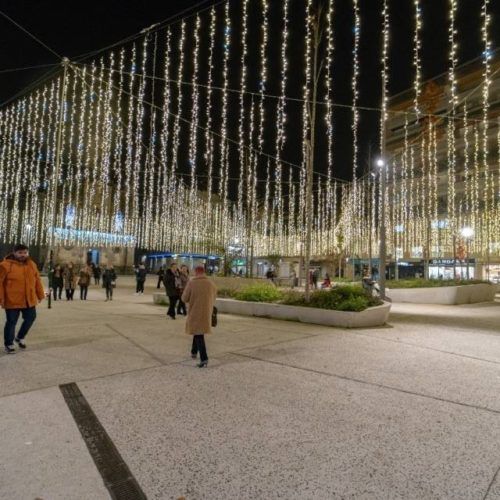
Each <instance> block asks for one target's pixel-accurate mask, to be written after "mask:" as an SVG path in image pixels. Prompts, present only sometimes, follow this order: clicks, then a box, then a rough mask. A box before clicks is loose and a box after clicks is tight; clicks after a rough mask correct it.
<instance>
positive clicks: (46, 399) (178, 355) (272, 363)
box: [0, 277, 500, 500]
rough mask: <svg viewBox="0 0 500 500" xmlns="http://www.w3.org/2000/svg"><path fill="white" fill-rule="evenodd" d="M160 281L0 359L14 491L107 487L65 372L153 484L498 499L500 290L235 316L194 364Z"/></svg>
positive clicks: (220, 494) (211, 492) (269, 494)
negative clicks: (342, 316) (314, 313)
mask: <svg viewBox="0 0 500 500" xmlns="http://www.w3.org/2000/svg"><path fill="white" fill-rule="evenodd" d="M154 283H155V282H154V280H153V279H151V280H149V281H148V286H147V290H146V294H145V295H144V296H135V295H134V294H133V290H132V288H131V287H132V285H133V281H132V280H131V279H130V278H122V277H120V278H119V280H118V290H117V291H116V295H115V300H114V301H113V302H105V301H104V293H103V291H102V289H100V288H97V287H94V288H92V289H91V291H90V294H89V299H90V300H89V301H87V302H80V301H78V300H76V301H74V302H73V303H67V302H65V301H63V302H56V303H55V304H54V307H53V309H52V310H50V311H49V310H47V309H46V308H45V307H44V306H42V307H41V308H40V309H39V318H38V320H37V323H36V326H35V328H34V329H33V332H32V333H31V334H30V337H29V348H28V351H27V352H22V353H18V354H16V355H15V356H11V357H7V356H0V380H2V384H1V385H0V431H1V433H2V439H3V445H2V447H1V448H0V458H1V459H0V477H2V478H3V477H8V478H9V482H8V483H7V484H4V483H3V482H1V484H0V498H1V499H3V498H6V499H8V500H11V498H12V499H14V500H17V499H22V500H24V499H28V500H31V499H34V498H36V497H37V496H38V497H40V498H43V499H44V500H49V499H50V500H51V499H52V498H67V499H68V500H72V499H73V498H75V499H80V498H82V499H83V498H85V499H87V498H88V499H90V500H93V499H94V498H95V499H96V500H100V499H101V498H108V497H107V493H106V491H105V490H103V485H102V480H101V479H100V476H99V474H98V472H97V470H96V468H95V466H94V465H93V462H92V459H91V458H90V456H89V454H88V451H87V449H86V447H85V445H84V443H83V441H82V439H81V437H80V435H79V433H78V430H77V429H76V426H75V424H74V422H73V420H72V417H71V415H70V414H69V411H68V409H67V407H66V405H65V403H64V401H63V399H62V397H61V396H60V393H59V389H58V388H57V386H58V385H59V384H61V383H66V382H77V383H78V384H79V386H80V388H81V389H82V391H83V393H84V395H85V396H86V398H87V399H88V401H89V402H90V404H91V406H92V407H93V409H94V411H95V412H96V414H97V416H98V417H99V419H100V420H101V422H102V423H103V425H104V427H105V428H106V430H107V431H108V433H109V434H110V436H111V437H112V439H113V440H114V442H115V443H116V445H117V447H118V449H119V451H120V453H121V454H122V455H123V457H124V458H125V460H126V462H127V463H128V465H129V466H130V468H131V469H132V472H133V473H134V474H135V476H136V478H137V480H138V481H139V483H140V485H141V487H142V488H143V489H144V490H145V491H146V493H147V494H148V496H149V498H157V499H170V498H173V499H176V498H178V497H180V496H185V497H186V499H187V500H194V499H225V498H231V499H232V498H238V499H240V498H241V499H247V498H248V499H250V498H252V499H254V498H271V499H272V498H291V499H295V498H296V499H299V498H300V499H325V498H339V499H340V498H356V499H357V498H363V499H364V498H366V499H378V498H381V499H396V498H405V499H406V498H411V499H433V498H436V499H437V498H450V499H455V498H459V499H462V498H463V499H476V498H477V499H483V498H484V497H485V495H486V492H487V491H489V493H488V497H487V498H488V499H494V498H500V487H499V483H500V480H499V475H496V479H494V478H495V474H496V473H497V471H498V469H499V467H500V451H499V450H500V391H499V389H500V304H478V305H474V306H459V307H446V306H413V305H411V304H395V305H394V307H393V314H392V316H391V319H390V324H389V325H388V326H386V327H384V328H374V329H365V330H353V331H347V330H340V329H331V328H326V327H320V326H313V325H304V324H297V323H292V322H283V321H273V320H270V319H256V318H244V317H236V316H227V315H221V317H220V324H219V326H218V327H217V329H216V333H215V334H214V335H213V336H212V337H211V338H209V339H208V349H209V355H210V357H211V360H210V367H209V368H208V369H207V370H198V369H197V368H195V367H194V366H193V362H192V361H191V360H190V359H189V355H188V353H189V347H190V345H189V344H190V339H189V338H188V337H187V336H185V335H184V333H183V327H184V321H185V320H184V318H178V319H177V320H176V321H171V320H167V319H166V316H165V313H166V311H165V309H164V308H162V307H158V306H154V305H152V299H151V293H152V292H154V291H156V288H155V287H154V286H152V285H153V284H154ZM25 434H27V435H28V436H29V439H28V437H26V439H25ZM23 439H25V441H26V442H31V443H35V442H36V446H34V447H31V448H30V446H32V445H26V444H24V442H22V443H21V441H22V440H23ZM21 444H22V446H21ZM7 461H8V463H7ZM62 461H64V464H63V465H60V463H61V462H62ZM19 463H20V464H23V467H22V468H21V469H20V468H18V467H17V464H19ZM2 467H3V469H2ZM26 467H27V468H29V474H28V475H26V474H25V472H26ZM75 467H76V468H77V469H78V468H81V474H80V473H79V472H78V471H77V472H75V471H74V468H75ZM73 482H74V484H75V485H76V486H75V490H74V493H68V491H69V490H68V489H67V488H68V485H69V484H73ZM2 488H3V489H2ZM44 495H45V496H44Z"/></svg>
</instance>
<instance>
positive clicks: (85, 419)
mask: <svg viewBox="0 0 500 500" xmlns="http://www.w3.org/2000/svg"><path fill="white" fill-rule="evenodd" d="M59 388H60V390H61V392H62V395H63V397H64V400H65V401H66V404H67V405H68V408H69V410H70V411H71V414H72V415H73V418H74V419H75V422H76V425H77V426H78V429H79V430H80V433H81V435H82V437H83V440H84V441H85V444H86V445H87V448H88V450H89V452H90V455H91V456H92V459H93V460H94V463H95V464H96V467H97V470H98V471H99V473H100V474H101V476H102V478H103V480H104V485H105V486H106V488H107V489H108V491H109V493H110V495H111V498H112V499H113V500H146V498H147V497H146V495H145V494H144V492H143V491H142V489H141V487H140V486H139V483H138V482H137V481H136V479H135V478H134V476H133V475H132V473H131V472H130V469H129V468H128V466H127V464H126V463H125V461H124V460H123V458H122V456H121V455H120V452H119V451H118V450H117V449H116V446H115V445H114V443H113V441H111V438H110V437H109V435H108V433H107V432H106V430H105V429H104V427H103V426H102V425H101V422H99V419H98V418H97V416H96V414H95V413H94V412H93V410H92V408H91V407H90V405H89V403H88V402H87V400H86V399H85V396H84V395H83V394H82V392H81V391H80V388H79V387H78V385H76V384H75V383H71V384H64V385H60V386H59Z"/></svg>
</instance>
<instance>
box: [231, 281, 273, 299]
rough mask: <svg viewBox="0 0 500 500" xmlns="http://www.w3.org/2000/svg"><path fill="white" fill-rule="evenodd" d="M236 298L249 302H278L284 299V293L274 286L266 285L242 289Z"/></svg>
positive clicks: (236, 294)
mask: <svg viewBox="0 0 500 500" xmlns="http://www.w3.org/2000/svg"><path fill="white" fill-rule="evenodd" d="M234 297H235V298H236V299H238V300H246V301H248V302H277V301H278V300H281V299H282V298H283V292H281V291H280V290H279V289H278V288H276V287H275V286H274V285H271V284H267V283H264V284H258V285H250V286H247V287H245V288H242V289H241V290H238V291H237V292H236V293H235V296H234Z"/></svg>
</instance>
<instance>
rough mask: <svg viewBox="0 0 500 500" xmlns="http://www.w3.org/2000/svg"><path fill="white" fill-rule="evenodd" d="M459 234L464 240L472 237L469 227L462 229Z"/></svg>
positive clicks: (471, 230) (472, 230)
mask: <svg viewBox="0 0 500 500" xmlns="http://www.w3.org/2000/svg"><path fill="white" fill-rule="evenodd" d="M461 234H462V236H463V237H464V238H472V237H474V229H472V228H471V227H464V228H462V231H461Z"/></svg>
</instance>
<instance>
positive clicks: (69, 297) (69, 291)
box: [66, 288, 75, 300]
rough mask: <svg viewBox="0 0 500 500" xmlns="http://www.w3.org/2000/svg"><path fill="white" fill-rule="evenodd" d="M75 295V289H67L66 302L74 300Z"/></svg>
mask: <svg viewBox="0 0 500 500" xmlns="http://www.w3.org/2000/svg"><path fill="white" fill-rule="evenodd" d="M74 294H75V289H74V288H66V300H73V295H74Z"/></svg>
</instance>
